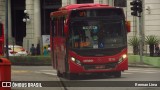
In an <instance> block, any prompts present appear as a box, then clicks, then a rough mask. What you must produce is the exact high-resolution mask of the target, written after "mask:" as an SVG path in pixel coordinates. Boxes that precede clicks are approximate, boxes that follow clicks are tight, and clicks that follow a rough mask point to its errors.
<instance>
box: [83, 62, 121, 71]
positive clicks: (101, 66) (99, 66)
mask: <svg viewBox="0 0 160 90" xmlns="http://www.w3.org/2000/svg"><path fill="white" fill-rule="evenodd" d="M117 64H118V62H112V63H106V64H96V65H95V64H94V65H90V64H83V67H84V69H85V70H100V69H113V68H115V67H116V66H117Z"/></svg>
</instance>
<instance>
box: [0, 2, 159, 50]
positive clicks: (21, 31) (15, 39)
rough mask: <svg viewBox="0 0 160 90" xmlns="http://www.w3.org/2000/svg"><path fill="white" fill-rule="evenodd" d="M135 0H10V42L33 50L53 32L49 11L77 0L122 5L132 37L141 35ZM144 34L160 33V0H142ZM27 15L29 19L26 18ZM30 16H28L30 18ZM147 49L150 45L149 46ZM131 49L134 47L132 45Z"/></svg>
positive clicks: (1, 7)
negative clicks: (133, 7)
mask: <svg viewBox="0 0 160 90" xmlns="http://www.w3.org/2000/svg"><path fill="white" fill-rule="evenodd" d="M5 1H6V0H0V20H1V21H2V22H3V23H4V24H5V18H6V14H5V12H6V10H5V7H6V6H5V5H6V4H5ZM131 1H132V0H8V35H9V44H13V43H15V44H19V45H22V46H23V47H24V48H26V49H27V50H29V48H30V47H31V44H34V45H36V44H38V43H40V44H41V41H42V38H41V37H42V35H49V25H50V24H49V19H50V18H49V14H50V12H52V11H56V10H58V8H60V7H62V6H65V5H69V4H75V3H102V4H109V5H111V6H122V8H123V9H124V11H125V15H126V20H128V21H131V32H130V33H129V34H128V38H131V37H133V36H139V31H138V30H139V28H138V25H139V22H138V18H136V17H133V16H131V10H130V2H131ZM142 1H143V5H144V6H143V14H142V23H141V25H142V29H143V30H142V31H143V35H144V36H146V35H157V36H158V37H160V34H159V33H160V0H142ZM24 11H25V12H24ZM24 19H25V20H24ZM27 19H28V20H27ZM146 50H147V48H146ZM129 52H132V48H131V47H129Z"/></svg>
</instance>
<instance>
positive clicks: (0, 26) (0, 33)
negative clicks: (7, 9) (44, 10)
mask: <svg viewBox="0 0 160 90" xmlns="http://www.w3.org/2000/svg"><path fill="white" fill-rule="evenodd" d="M2 32H3V31H2V24H1V23H0V36H2Z"/></svg>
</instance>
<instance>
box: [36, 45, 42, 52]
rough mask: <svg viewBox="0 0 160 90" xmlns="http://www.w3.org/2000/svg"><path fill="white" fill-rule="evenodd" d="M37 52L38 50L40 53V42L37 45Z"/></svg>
mask: <svg viewBox="0 0 160 90" xmlns="http://www.w3.org/2000/svg"><path fill="white" fill-rule="evenodd" d="M36 52H37V55H40V53H41V52H40V44H39V43H38V44H37V47H36Z"/></svg>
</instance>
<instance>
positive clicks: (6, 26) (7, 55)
mask: <svg viewBox="0 0 160 90" xmlns="http://www.w3.org/2000/svg"><path fill="white" fill-rule="evenodd" d="M5 21H6V23H5V31H6V34H5V35H6V36H5V38H6V58H7V59H9V54H8V0H6V20H5Z"/></svg>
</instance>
